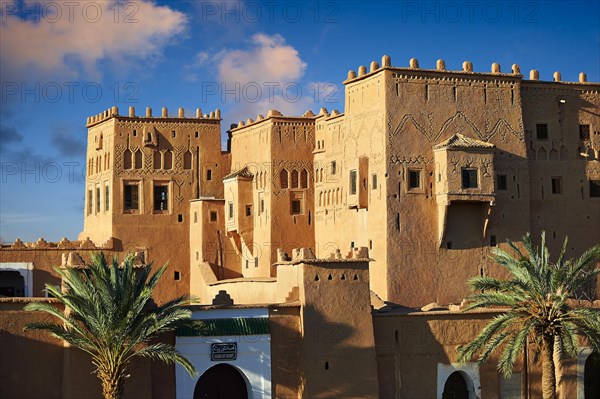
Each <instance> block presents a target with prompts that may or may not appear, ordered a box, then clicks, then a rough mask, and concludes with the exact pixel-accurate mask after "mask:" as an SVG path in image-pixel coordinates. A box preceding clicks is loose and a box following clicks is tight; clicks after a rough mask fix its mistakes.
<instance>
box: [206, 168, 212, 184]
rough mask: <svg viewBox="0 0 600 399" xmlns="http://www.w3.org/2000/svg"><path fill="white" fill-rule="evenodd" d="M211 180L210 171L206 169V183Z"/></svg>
mask: <svg viewBox="0 0 600 399" xmlns="http://www.w3.org/2000/svg"><path fill="white" fill-rule="evenodd" d="M211 180H212V169H206V181H211Z"/></svg>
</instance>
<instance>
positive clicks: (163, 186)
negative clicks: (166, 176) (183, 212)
mask: <svg viewBox="0 0 600 399" xmlns="http://www.w3.org/2000/svg"><path fill="white" fill-rule="evenodd" d="M158 189H159V190H158ZM157 190H158V191H159V192H161V193H162V192H165V190H166V196H164V197H166V198H164V199H161V201H159V203H162V202H165V203H166V204H165V205H163V206H162V207H159V205H158V204H157V202H156V198H157ZM171 193H172V190H171V184H170V182H165V181H154V182H152V211H153V213H157V214H163V213H170V212H171V202H172V201H171Z"/></svg>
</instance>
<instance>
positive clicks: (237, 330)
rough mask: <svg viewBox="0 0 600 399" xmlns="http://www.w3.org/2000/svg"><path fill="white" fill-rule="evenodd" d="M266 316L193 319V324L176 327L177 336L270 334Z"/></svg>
mask: <svg viewBox="0 0 600 399" xmlns="http://www.w3.org/2000/svg"><path fill="white" fill-rule="evenodd" d="M270 332H271V331H270V329H269V319H268V318H267V317H240V318H231V319H206V320H194V322H193V326H185V327H179V328H177V331H176V334H177V336H178V337H220V336H227V335H236V336H237V335H263V334H270Z"/></svg>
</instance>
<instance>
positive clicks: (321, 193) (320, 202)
mask: <svg viewBox="0 0 600 399" xmlns="http://www.w3.org/2000/svg"><path fill="white" fill-rule="evenodd" d="M319 206H323V191H320V192H319Z"/></svg>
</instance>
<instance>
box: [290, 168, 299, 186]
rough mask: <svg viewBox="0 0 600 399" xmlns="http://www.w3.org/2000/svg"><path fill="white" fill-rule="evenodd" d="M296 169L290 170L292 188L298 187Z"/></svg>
mask: <svg viewBox="0 0 600 399" xmlns="http://www.w3.org/2000/svg"><path fill="white" fill-rule="evenodd" d="M298 187H299V185H298V171H297V170H292V188H298Z"/></svg>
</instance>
